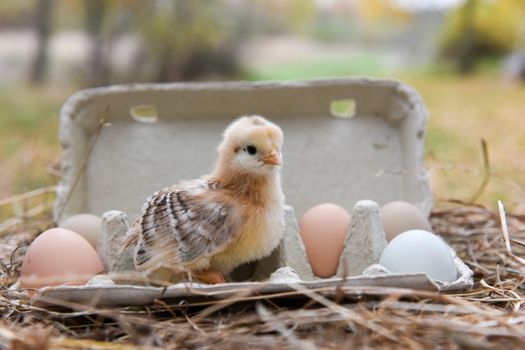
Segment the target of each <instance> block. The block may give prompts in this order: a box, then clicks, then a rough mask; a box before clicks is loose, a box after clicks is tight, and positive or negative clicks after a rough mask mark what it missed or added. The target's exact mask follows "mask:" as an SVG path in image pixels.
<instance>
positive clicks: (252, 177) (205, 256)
mask: <svg viewBox="0 0 525 350" xmlns="http://www.w3.org/2000/svg"><path fill="white" fill-rule="evenodd" d="M282 143H283V134H282V131H281V129H280V128H279V127H278V126H277V125H275V124H274V123H272V122H270V121H268V120H266V119H264V118H263V117H260V116H244V117H240V118H238V119H236V120H235V121H233V122H232V123H231V124H230V125H229V126H228V127H227V128H226V130H225V131H224V134H223V140H222V142H221V143H220V145H219V148H218V152H219V157H218V160H217V163H216V166H215V169H214V170H213V172H212V173H211V174H210V175H208V176H204V177H202V178H200V179H197V180H192V181H183V182H180V183H178V184H176V185H173V186H171V187H168V188H165V189H163V190H160V191H158V192H156V193H154V194H153V195H152V196H151V197H149V198H148V199H147V201H146V203H145V204H144V207H143V208H142V215H141V216H140V217H139V218H138V219H137V221H136V222H135V224H134V227H133V230H134V231H135V234H136V240H137V245H136V248H135V253H134V264H135V268H136V269H137V270H139V271H154V270H156V269H159V268H169V269H171V270H172V271H174V272H176V273H184V272H189V273H191V275H192V276H193V277H195V278H197V279H199V280H201V281H203V282H207V283H222V282H224V275H227V274H229V273H230V272H231V271H232V270H233V269H234V268H235V267H237V266H239V265H241V264H243V263H246V262H249V261H253V260H258V259H261V258H263V257H265V256H268V255H269V254H270V253H271V252H272V250H274V249H275V248H276V247H277V245H278V244H279V242H280V240H281V238H282V235H283V230H284V196H283V193H282V190H281V179H280V168H281V165H282V157H281V147H282Z"/></svg>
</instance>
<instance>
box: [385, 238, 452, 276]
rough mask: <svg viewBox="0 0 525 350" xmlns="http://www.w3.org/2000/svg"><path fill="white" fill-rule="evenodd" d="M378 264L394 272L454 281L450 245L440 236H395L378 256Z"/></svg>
mask: <svg viewBox="0 0 525 350" xmlns="http://www.w3.org/2000/svg"><path fill="white" fill-rule="evenodd" d="M379 264H380V265H382V266H384V267H386V268H387V269H388V270H389V271H390V272H394V273H426V274H427V275H428V276H429V277H430V278H433V279H436V280H440V281H443V282H453V281H455V280H456V279H457V269H456V265H455V263H454V257H453V256H452V253H451V251H450V248H449V246H448V245H447V244H446V243H445V241H443V239H442V238H441V237H438V236H436V235H435V234H433V233H430V232H427V231H423V230H410V231H406V232H403V233H401V234H399V235H397V236H396V237H395V238H394V239H393V240H392V241H391V242H390V243H389V244H388V245H387V247H386V248H385V250H384V251H383V253H382V254H381V257H380V258H379Z"/></svg>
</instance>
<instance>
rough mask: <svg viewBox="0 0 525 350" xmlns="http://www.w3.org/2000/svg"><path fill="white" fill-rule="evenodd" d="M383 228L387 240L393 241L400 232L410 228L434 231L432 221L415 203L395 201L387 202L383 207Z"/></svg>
mask: <svg viewBox="0 0 525 350" xmlns="http://www.w3.org/2000/svg"><path fill="white" fill-rule="evenodd" d="M381 217H382V221H383V229H384V230H385V236H386V240H387V241H389V242H390V241H391V240H392V239H394V237H396V236H397V235H398V234H400V233H402V232H405V231H409V230H424V231H429V232H432V227H431V226H430V222H429V221H428V219H427V218H426V217H425V215H424V214H423V213H422V212H421V210H419V209H418V208H417V207H416V206H415V205H413V204H410V203H407V202H403V201H395V202H390V203H387V204H385V205H384V206H383V207H382V208H381Z"/></svg>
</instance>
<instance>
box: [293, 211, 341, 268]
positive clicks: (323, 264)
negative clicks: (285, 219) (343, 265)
mask: <svg viewBox="0 0 525 350" xmlns="http://www.w3.org/2000/svg"><path fill="white" fill-rule="evenodd" d="M349 224H350V214H348V212H347V211H346V210H345V209H344V208H342V207H340V206H339V205H337V204H333V203H323V204H319V205H317V206H315V207H313V208H311V209H309V210H308V211H307V212H306V213H304V215H303V216H302V217H301V219H300V220H299V228H300V232H301V237H302V239H303V243H304V246H305V250H306V254H307V256H308V260H309V261H310V265H311V266H312V270H313V273H314V274H315V275H316V276H319V277H325V278H326V277H331V276H333V275H335V273H336V272H337V267H338V266H339V258H340V256H341V253H342V252H343V248H344V242H345V239H346V236H347V232H348V225H349Z"/></svg>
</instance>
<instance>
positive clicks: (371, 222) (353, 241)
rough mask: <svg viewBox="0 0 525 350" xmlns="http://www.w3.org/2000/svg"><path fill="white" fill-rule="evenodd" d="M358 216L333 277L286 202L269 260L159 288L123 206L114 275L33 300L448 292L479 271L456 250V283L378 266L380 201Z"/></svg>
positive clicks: (108, 248)
mask: <svg viewBox="0 0 525 350" xmlns="http://www.w3.org/2000/svg"><path fill="white" fill-rule="evenodd" d="M351 216H352V220H351V224H350V226H349V228H348V235H347V239H346V242H345V247H344V250H343V253H342V254H341V258H340V263H339V269H338V271H337V274H336V275H335V276H334V277H332V278H327V279H322V278H318V277H315V276H314V274H313V273H312V270H311V268H310V263H309V261H308V258H307V256H306V253H305V249H304V246H303V243H302V239H301V237H300V235H299V230H298V226H297V222H296V220H295V216H294V212H293V209H292V208H291V207H287V208H286V229H285V233H284V237H283V240H282V241H281V243H280V245H279V246H278V248H277V249H276V250H275V251H274V252H273V253H272V254H271V255H270V256H269V257H267V258H265V259H262V260H260V261H257V262H256V263H254V264H247V265H245V266H241V268H240V269H238V271H237V277H236V276H232V279H233V280H232V281H231V282H229V283H224V284H219V285H206V284H201V283H192V282H188V281H186V282H179V283H175V284H172V285H169V286H168V287H158V286H152V285H144V283H142V282H141V280H140V276H141V275H140V274H138V273H136V272H134V271H133V270H134V268H133V247H129V248H127V249H123V247H124V241H125V239H126V233H127V230H128V221H127V217H126V215H125V213H123V212H120V211H110V212H107V213H105V214H104V215H103V224H102V235H101V237H100V238H101V239H99V242H98V251H99V253H100V255H101V258H102V260H103V263H104V265H105V268H106V269H107V271H108V274H107V275H99V276H96V277H95V278H93V279H92V280H91V281H89V282H88V283H87V284H86V285H84V286H59V287H46V288H42V289H40V290H39V292H38V294H37V295H36V296H35V297H34V298H33V301H34V302H36V303H39V304H54V303H61V302H62V301H69V302H76V303H84V304H89V305H94V304H97V305H146V304H150V303H152V302H154V300H155V299H158V298H164V299H169V298H178V297H184V298H193V299H196V300H199V299H203V298H209V297H213V298H224V297H228V296H231V295H235V294H236V293H239V292H246V291H247V290H250V291H251V292H252V293H257V294H271V293H277V292H290V291H294V290H295V291H299V290H301V288H302V289H303V290H304V289H320V288H324V287H336V286H337V287H339V288H341V287H344V288H347V289H346V291H347V292H348V293H349V294H352V293H354V294H362V293H377V292H378V290H377V287H380V288H384V290H383V291H382V293H388V292H389V290H390V291H391V292H392V293H394V292H396V291H394V290H391V289H392V288H397V292H399V288H409V289H416V290H427V291H435V292H446V291H457V290H462V289H465V288H468V287H471V286H472V285H473V278H472V276H473V272H472V271H471V270H470V269H469V268H468V267H467V266H466V265H465V264H464V263H463V262H462V261H461V259H460V258H459V257H457V256H456V254H455V252H454V251H453V249H452V248H450V249H451V253H452V254H453V256H454V257H455V258H454V263H455V266H456V271H457V276H458V277H457V279H456V280H455V281H452V282H443V281H438V280H434V279H431V278H430V277H428V276H427V275H426V274H424V273H415V274H392V273H390V272H389V271H387V270H386V269H385V268H384V267H382V266H381V265H378V264H377V262H378V260H379V257H380V255H381V253H382V251H383V250H384V248H385V247H386V245H387V243H386V239H385V234H384V232H383V227H382V224H381V217H380V214H379V207H378V205H377V203H375V202H372V201H370V200H364V201H359V202H358V203H356V205H355V206H354V208H353V210H352V215H351ZM137 278H139V279H137ZM137 281H138V282H137ZM299 287H300V288H299ZM374 288H376V289H374ZM333 293H335V288H334V289H333V290H332V294H333ZM327 294H330V292H328V293H327Z"/></svg>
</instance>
